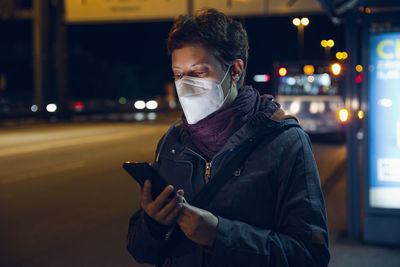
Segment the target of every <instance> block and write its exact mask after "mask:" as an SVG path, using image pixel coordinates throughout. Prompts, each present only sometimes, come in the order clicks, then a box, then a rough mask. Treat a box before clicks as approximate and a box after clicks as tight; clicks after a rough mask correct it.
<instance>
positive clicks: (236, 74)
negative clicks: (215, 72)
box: [231, 58, 244, 83]
mask: <svg viewBox="0 0 400 267" xmlns="http://www.w3.org/2000/svg"><path fill="white" fill-rule="evenodd" d="M243 67H244V63H243V60H241V59H239V58H238V59H235V60H234V61H233V62H232V67H231V77H232V81H234V82H235V83H237V82H238V81H239V79H240V77H241V76H242V73H243Z"/></svg>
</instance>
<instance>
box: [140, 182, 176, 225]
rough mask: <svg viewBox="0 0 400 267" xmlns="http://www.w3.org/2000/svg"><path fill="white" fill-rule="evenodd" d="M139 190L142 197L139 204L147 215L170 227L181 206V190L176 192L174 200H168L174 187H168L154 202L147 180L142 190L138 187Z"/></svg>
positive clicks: (149, 183)
mask: <svg viewBox="0 0 400 267" xmlns="http://www.w3.org/2000/svg"><path fill="white" fill-rule="evenodd" d="M139 190H140V193H141V195H142V199H141V202H140V204H141V206H142V208H143V209H144V211H145V212H146V213H147V215H149V216H150V217H151V218H153V219H154V220H155V221H157V222H158V223H160V224H163V225H171V224H173V223H174V222H175V220H176V218H177V216H178V214H179V211H180V210H181V209H182V205H183V190H182V189H180V190H178V191H177V192H176V195H175V196H174V198H173V199H171V200H170V199H169V198H168V197H169V195H170V194H171V193H172V191H173V190H174V187H173V186H172V185H168V186H167V187H165V188H164V190H163V191H162V192H161V194H160V195H158V196H157V198H156V199H155V200H154V201H153V198H152V195H151V182H150V181H149V180H146V181H145V183H144V185H143V188H142V187H140V186H139Z"/></svg>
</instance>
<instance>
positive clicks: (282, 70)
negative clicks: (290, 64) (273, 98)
mask: <svg viewBox="0 0 400 267" xmlns="http://www.w3.org/2000/svg"><path fill="white" fill-rule="evenodd" d="M278 73H279V75H280V76H282V77H283V76H286V74H287V69H286V68H285V67H281V68H279V70H278Z"/></svg>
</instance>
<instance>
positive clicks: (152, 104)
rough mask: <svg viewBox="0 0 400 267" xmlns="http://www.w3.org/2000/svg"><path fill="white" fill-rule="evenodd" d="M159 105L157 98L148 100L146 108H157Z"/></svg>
mask: <svg viewBox="0 0 400 267" xmlns="http://www.w3.org/2000/svg"><path fill="white" fill-rule="evenodd" d="M157 107H158V103H157V101H155V100H150V101H147V103H146V108H147V109H156V108H157Z"/></svg>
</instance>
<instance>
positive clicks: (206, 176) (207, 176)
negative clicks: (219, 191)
mask: <svg viewBox="0 0 400 267" xmlns="http://www.w3.org/2000/svg"><path fill="white" fill-rule="evenodd" d="M185 149H186V150H188V151H190V152H191V153H193V154H195V155H196V156H198V157H199V158H201V159H202V160H203V161H204V162H205V163H206V169H205V171H204V181H205V182H206V183H208V182H209V181H210V179H211V167H212V165H213V162H214V159H215V158H216V156H217V155H218V154H217V155H215V156H214V158H213V159H212V160H211V161H210V162H208V161H207V160H206V159H205V158H204V157H203V156H202V155H200V154H199V153H197V152H196V151H193V150H192V149H190V148H189V147H185Z"/></svg>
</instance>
